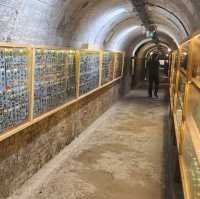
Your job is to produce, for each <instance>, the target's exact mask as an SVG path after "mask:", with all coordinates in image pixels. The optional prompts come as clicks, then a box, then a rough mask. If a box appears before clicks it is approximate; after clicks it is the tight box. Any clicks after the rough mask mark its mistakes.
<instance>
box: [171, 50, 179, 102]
mask: <svg viewBox="0 0 200 199" xmlns="http://www.w3.org/2000/svg"><path fill="white" fill-rule="evenodd" d="M178 60H179V57H178V51H175V52H174V53H173V54H172V62H171V68H170V69H171V70H170V95H171V99H173V98H174V95H175V93H176V80H177V67H178ZM172 101H173V100H171V102H172Z"/></svg>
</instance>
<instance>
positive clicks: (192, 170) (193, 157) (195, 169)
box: [183, 128, 200, 199]
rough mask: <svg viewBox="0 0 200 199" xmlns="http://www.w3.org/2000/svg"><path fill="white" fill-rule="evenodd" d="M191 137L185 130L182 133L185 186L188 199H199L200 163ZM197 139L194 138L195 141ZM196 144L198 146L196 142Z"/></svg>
mask: <svg viewBox="0 0 200 199" xmlns="http://www.w3.org/2000/svg"><path fill="white" fill-rule="evenodd" d="M192 136H193V135H191V134H190V131H189V130H188V129H187V128H186V130H185V133H184V138H185V139H184V144H183V146H184V147H183V159H184V163H185V171H186V176H187V179H188V182H187V186H188V188H189V190H188V194H189V198H191V199H192V198H196V199H197V198H199V197H200V180H199V179H200V162H199V157H198V151H196V149H197V146H195V143H194V142H193V141H194V140H193V138H192ZM197 139H198V138H196V140H197ZM196 144H200V143H199V142H197V143H196Z"/></svg>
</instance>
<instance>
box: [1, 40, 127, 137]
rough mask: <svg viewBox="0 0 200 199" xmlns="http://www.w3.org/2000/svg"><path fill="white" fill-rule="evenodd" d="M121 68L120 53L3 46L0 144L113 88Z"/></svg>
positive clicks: (47, 47)
mask: <svg viewBox="0 0 200 199" xmlns="http://www.w3.org/2000/svg"><path fill="white" fill-rule="evenodd" d="M101 55H103V57H102V56H101ZM122 64H123V53H120V52H117V53H116V52H110V51H105V52H104V51H100V50H95V51H94V50H93V51H91V50H82V49H81V50H79V49H77V50H70V49H67V48H56V47H50V46H46V47H41V46H28V45H17V44H11V43H9V44H8V43H5V44H3V43H2V44H1V46H0V139H2V140H3V139H6V138H7V137H9V136H10V135H14V134H15V133H16V132H19V131H21V130H22V129H24V128H27V127H28V126H30V125H32V124H34V123H35V122H38V121H40V120H42V119H43V118H45V117H48V116H49V115H51V114H53V113H55V112H57V111H59V110H61V109H63V108H64V107H66V106H68V105H69V104H71V103H73V102H76V100H79V99H80V97H84V95H85V94H88V93H92V92H95V91H96V89H97V88H98V89H100V88H103V86H105V84H106V83H109V82H114V80H117V78H115V76H116V77H121V75H122V71H123V65H122ZM115 67H116V68H115ZM100 70H101V71H100ZM100 72H101V73H100ZM100 78H101V80H100ZM102 85H103V86H102Z"/></svg>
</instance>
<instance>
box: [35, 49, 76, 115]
mask: <svg viewBox="0 0 200 199" xmlns="http://www.w3.org/2000/svg"><path fill="white" fill-rule="evenodd" d="M75 68H76V62H75V52H74V51H67V50H54V49H36V50H35V77H34V87H35V89H34V117H37V116H39V115H41V114H43V113H45V112H47V111H49V110H51V109H53V108H55V107H57V106H59V105H62V104H64V103H65V102H66V101H68V100H70V99H71V98H73V97H75V93H76V90H75V88H76V69H75Z"/></svg>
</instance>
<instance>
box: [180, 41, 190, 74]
mask: <svg viewBox="0 0 200 199" xmlns="http://www.w3.org/2000/svg"><path fill="white" fill-rule="evenodd" d="M189 44H190V43H189V42H186V43H184V44H182V46H181V48H180V65H179V66H180V69H181V70H182V71H183V72H185V73H187V70H188V61H189Z"/></svg>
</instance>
